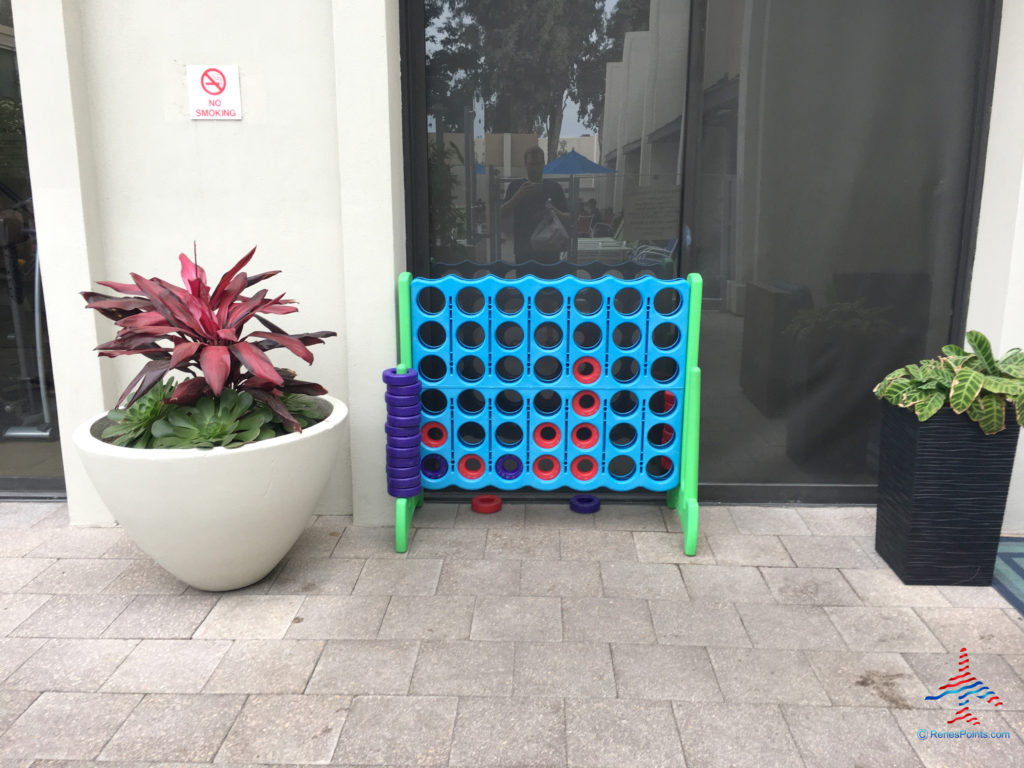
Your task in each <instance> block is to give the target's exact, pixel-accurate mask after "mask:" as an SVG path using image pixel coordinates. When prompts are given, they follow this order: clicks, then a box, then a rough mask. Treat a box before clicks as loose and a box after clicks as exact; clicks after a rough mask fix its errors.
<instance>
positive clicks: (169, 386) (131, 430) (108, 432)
mask: <svg viewBox="0 0 1024 768" xmlns="http://www.w3.org/2000/svg"><path fill="white" fill-rule="evenodd" d="M174 386H175V385H174V382H173V381H162V382H160V383H159V384H156V385H155V386H154V387H153V388H152V389H151V390H149V392H147V393H146V394H145V395H143V396H142V397H140V398H139V399H138V400H136V401H135V403H134V404H133V405H132V406H131V407H130V408H122V409H120V410H117V409H115V410H113V411H110V412H109V413H108V414H107V419H109V421H110V422H111V423H110V424H108V425H107V427H106V428H105V429H104V430H103V432H102V434H101V435H100V438H101V439H102V440H104V441H106V442H108V443H112V444H113V445H122V446H127V447H129V448H149V447H150V444H151V443H152V441H153V435H152V432H151V430H152V428H153V424H154V422H156V421H158V420H160V419H162V418H164V417H165V416H166V415H167V413H168V412H169V411H170V410H171V409H172V408H174V407H175V406H173V405H170V404H169V403H166V402H164V401H165V400H166V399H167V398H168V397H170V396H171V393H172V392H173V391H174Z"/></svg>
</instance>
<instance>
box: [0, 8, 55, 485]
mask: <svg viewBox="0 0 1024 768" xmlns="http://www.w3.org/2000/svg"><path fill="white" fill-rule="evenodd" d="M12 23H13V22H12V20H11V11H10V4H9V3H2V4H0V275H2V278H3V283H4V286H3V288H0V303H2V304H3V305H4V306H0V489H5V490H6V489H12V490H46V491H60V490H62V489H63V480H62V479H61V478H62V477H63V467H62V464H61V455H60V446H59V443H58V442H57V437H58V434H57V416H56V411H55V405H54V404H55V396H54V390H53V374H52V370H51V366H50V354H49V337H48V335H47V330H46V317H45V313H44V308H43V295H42V282H41V276H40V268H39V258H38V252H37V249H36V232H35V219H34V215H33V208H32V190H31V186H30V184H29V174H28V158H27V153H26V147H25V125H24V121H23V118H22V109H21V92H20V89H19V83H18V67H17V60H16V57H15V52H14V44H13V39H14V38H13V29H12V28H11V24H12Z"/></svg>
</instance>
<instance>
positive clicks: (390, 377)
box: [383, 368, 423, 499]
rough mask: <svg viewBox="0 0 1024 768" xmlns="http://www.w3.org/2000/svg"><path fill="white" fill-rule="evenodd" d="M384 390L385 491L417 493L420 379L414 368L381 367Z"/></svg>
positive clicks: (399, 495) (405, 496)
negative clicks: (401, 370)
mask: <svg viewBox="0 0 1024 768" xmlns="http://www.w3.org/2000/svg"><path fill="white" fill-rule="evenodd" d="M383 378H384V383H385V384H386V385H387V390H386V391H385V393H384V402H385V403H386V404H387V412H388V420H387V423H386V424H385V425H384V431H385V432H386V433H387V436H388V438H387V463H386V464H385V469H386V470H387V475H388V494H389V495H391V496H394V497H395V498H399V499H410V498H412V497H413V496H416V495H418V494H419V493H420V492H421V491H422V490H423V486H422V485H420V389H421V385H420V379H419V375H418V374H417V373H416V371H414V370H412V369H410V370H409V371H408V372H407V373H398V372H397V371H396V370H395V369H394V368H388V369H387V370H385V371H384V377H383Z"/></svg>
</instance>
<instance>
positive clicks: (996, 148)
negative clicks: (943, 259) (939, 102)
mask: <svg viewBox="0 0 1024 768" xmlns="http://www.w3.org/2000/svg"><path fill="white" fill-rule="evenodd" d="M1022 97H1024V6H1022V5H1021V4H1020V3H1003V18H1002V24H1001V27H1000V32H999V52H998V57H997V60H996V80H995V91H994V93H993V98H992V119H991V123H990V126H989V140H988V151H987V155H986V162H985V185H984V187H983V191H982V196H981V215H980V217H979V221H978V242H977V250H976V253H975V257H974V272H973V274H972V276H971V294H970V304H969V308H968V312H967V328H968V329H976V330H979V331H981V332H982V333H984V334H986V335H987V336H988V337H989V339H991V341H992V345H993V347H995V350H996V352H997V353H999V354H1001V353H1004V352H1005V351H1006V350H1008V349H1011V348H1013V347H1024V298H1022V297H1024V132H1022V131H1021V129H1020V127H1021V125H1024V98H1022ZM1003 533H1006V534H1009V533H1014V534H1022V533H1024V440H1021V441H1020V442H1019V443H1018V446H1017V460H1016V463H1015V465H1014V473H1013V479H1012V481H1011V483H1010V497H1009V499H1008V500H1007V503H1006V515H1005V517H1004V518H1003Z"/></svg>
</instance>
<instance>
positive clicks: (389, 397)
mask: <svg viewBox="0 0 1024 768" xmlns="http://www.w3.org/2000/svg"><path fill="white" fill-rule="evenodd" d="M384 402H385V403H387V404H388V405H419V403H420V396H419V395H418V394H416V395H398V394H393V393H392V392H390V391H388V392H385V393H384Z"/></svg>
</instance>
